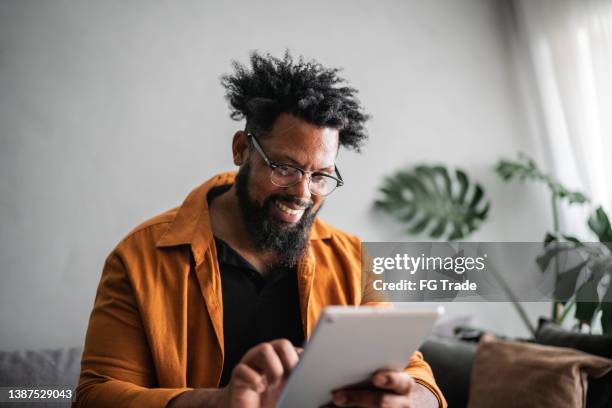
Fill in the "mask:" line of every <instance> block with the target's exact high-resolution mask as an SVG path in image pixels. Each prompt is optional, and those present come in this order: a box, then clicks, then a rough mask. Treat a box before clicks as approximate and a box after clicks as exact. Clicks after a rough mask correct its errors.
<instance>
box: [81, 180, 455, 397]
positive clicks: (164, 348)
mask: <svg viewBox="0 0 612 408" xmlns="http://www.w3.org/2000/svg"><path fill="white" fill-rule="evenodd" d="M234 176H235V173H224V174H219V175H217V176H215V177H213V178H212V179H210V180H208V181H207V182H205V183H204V184H202V185H201V186H200V187H198V188H196V189H195V190H193V191H192V192H191V193H190V194H189V196H188V197H187V198H186V199H185V201H184V203H183V204H182V205H181V207H179V208H178V209H173V210H170V211H168V212H165V213H163V214H161V215H159V216H157V217H155V218H153V219H151V220H149V221H147V222H145V223H143V224H142V225H140V226H139V227H137V228H136V229H135V230H133V231H132V232H131V233H130V234H129V235H128V236H127V237H126V238H124V239H123V240H122V241H121V242H120V243H119V244H118V245H117V247H116V248H115V249H114V250H113V252H112V253H111V254H110V255H109V256H108V258H107V260H106V263H105V265H104V270H103V272H102V277H101V279H100V284H99V286H98V291H97V294H96V300H95V303H94V307H93V311H92V313H91V317H90V320H89V327H88V329H87V336H86V339H85V348H84V351H83V360H82V362H81V376H80V379H79V384H78V387H77V390H76V403H75V404H74V406H76V407H103V408H107V407H115V408H120V407H151V408H154V407H164V406H166V405H167V403H168V402H169V401H170V400H171V399H172V398H174V397H176V396H177V395H179V394H181V393H183V392H185V391H187V390H189V389H193V388H215V387H218V385H219V380H220V378H221V371H222V368H223V344H224V342H223V308H222V305H223V302H222V299H221V277H220V274H219V265H218V262H217V253H216V248H215V244H214V239H213V235H212V230H211V225H210V217H209V212H208V205H207V201H206V194H207V193H208V191H209V190H210V189H211V188H213V187H215V186H219V185H223V184H228V183H233V181H234ZM297 273H298V288H299V294H300V311H301V318H302V326H303V328H304V334H305V335H306V337H307V338H308V337H309V336H310V334H311V333H312V329H313V328H314V325H315V323H316V321H317V319H318V317H319V314H320V313H321V310H322V308H323V307H324V306H326V305H359V304H362V303H363V302H365V299H362V290H361V288H362V284H361V243H360V241H359V239H358V238H356V237H354V236H352V235H349V234H346V233H343V232H340V231H338V230H336V229H334V228H332V227H330V226H328V225H327V224H325V223H324V222H323V221H321V220H318V219H317V220H316V221H315V223H314V224H313V227H312V231H311V235H310V246H309V249H308V254H307V255H306V256H305V257H304V258H303V259H302V260H300V262H299V264H298V268H297ZM383 341H384V339H381V342H383ZM406 371H407V372H408V373H410V374H411V375H412V376H413V377H414V378H415V380H416V381H418V382H419V383H421V384H423V385H425V386H426V387H428V388H429V389H430V390H431V391H432V392H433V393H434V394H435V395H436V396H437V398H438V399H439V400H440V402H441V406H446V402H445V401H444V397H443V396H442V393H441V392H440V390H439V388H438V387H437V385H436V383H435V380H434V378H433V374H432V372H431V369H430V367H429V365H428V364H427V363H426V362H425V361H424V360H423V357H422V355H421V354H420V353H419V352H415V353H414V355H413V356H412V358H411V360H410V362H409V364H408V366H407V368H406Z"/></svg>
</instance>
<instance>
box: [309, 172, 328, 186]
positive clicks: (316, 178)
mask: <svg viewBox="0 0 612 408" xmlns="http://www.w3.org/2000/svg"><path fill="white" fill-rule="evenodd" d="M312 182H313V183H315V184H321V185H323V184H325V183H327V177H325V176H324V175H322V174H313V175H312Z"/></svg>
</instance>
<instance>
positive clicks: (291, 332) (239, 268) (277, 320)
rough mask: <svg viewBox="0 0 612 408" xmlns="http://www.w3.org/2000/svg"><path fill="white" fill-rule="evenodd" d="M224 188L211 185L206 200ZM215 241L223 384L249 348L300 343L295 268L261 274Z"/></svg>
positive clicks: (298, 302)
mask: <svg viewBox="0 0 612 408" xmlns="http://www.w3.org/2000/svg"><path fill="white" fill-rule="evenodd" d="M228 188H229V186H220V187H217V188H214V189H213V190H211V191H210V192H209V194H208V201H209V202H210V201H212V199H214V197H216V196H217V195H219V194H221V193H223V192H224V191H226V190H227V189H228ZM215 245H216V247H217V258H218V262H219V269H220V271H221V289H222V295H223V337H224V349H225V359H224V362H223V372H222V374H221V384H220V386H222V387H223V386H225V385H227V383H228V382H229V380H230V378H231V374H232V370H233V369H234V367H235V366H236V364H238V363H239V362H240V360H241V359H242V357H243V356H244V354H245V353H246V352H247V351H248V350H249V349H250V348H251V347H253V346H255V345H257V344H259V343H262V342H265V341H270V340H274V339H278V338H286V339H288V340H290V341H291V342H292V343H293V345H295V346H302V343H303V342H304V331H303V329H302V324H301V317H300V301H299V292H298V284H297V269H296V268H279V269H277V270H275V271H270V272H268V273H267V274H266V276H265V277H264V276H262V275H261V274H260V273H259V272H257V270H256V269H255V268H254V267H253V266H252V265H251V264H250V263H249V262H248V261H247V260H246V259H244V258H243V257H242V256H241V255H240V254H239V253H238V252H236V251H235V250H234V249H233V248H232V247H230V246H229V245H228V244H227V243H226V242H224V241H222V240H221V239H219V238H217V237H215Z"/></svg>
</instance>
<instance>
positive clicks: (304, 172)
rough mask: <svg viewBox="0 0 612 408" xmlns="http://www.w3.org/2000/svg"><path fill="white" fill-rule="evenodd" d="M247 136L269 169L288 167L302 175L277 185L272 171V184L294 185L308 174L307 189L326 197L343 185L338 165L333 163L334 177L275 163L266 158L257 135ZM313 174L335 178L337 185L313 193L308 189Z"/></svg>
mask: <svg viewBox="0 0 612 408" xmlns="http://www.w3.org/2000/svg"><path fill="white" fill-rule="evenodd" d="M247 137H248V138H249V140H250V141H251V143H252V144H253V147H255V150H257V152H258V153H259V155H260V156H261V158H262V159H263V161H264V162H265V163H266V165H267V166H268V167H269V168H270V170H272V171H274V169H276V168H278V167H290V168H292V169H295V170H297V171H299V172H300V174H301V175H302V176H301V177H300V179H299V180H298V181H296V182H295V183H293V184H290V185H288V186H279V185H278V184H276V183H274V182H273V181H272V173H270V182H271V183H272V184H274V185H275V186H278V187H291V186H295V185H296V184H298V183H299V182H300V181H302V179H303V178H304V176H305V175H307V176H308V191H310V193H311V194H313V195H316V196H320V197H327V196H328V195H330V194H331V193H333V192H334V191H336V189H337V188H338V187H342V186H343V185H344V180H343V179H342V175H341V174H340V171H339V170H338V166H336V165H335V164H334V171H335V173H336V175H337V176H338V177H334V176H332V175H331V174H327V173H323V172H320V171H308V170H304V169H302V168H300V167H297V166H293V165H291V164H287V163H277V162H275V161H272V160H270V159H269V158H268V155H267V154H266V152H264V149H263V148H262V147H261V144H260V143H259V140H258V139H257V137H255V135H254V134H252V133H247ZM313 175H319V176H324V177H329V178H332V179H334V180H336V182H337V185H336V187H334V189H333V190H332V191H330V192H329V193H327V194H316V193H313V192H312V190H311V189H310V182H311V181H312V176H313Z"/></svg>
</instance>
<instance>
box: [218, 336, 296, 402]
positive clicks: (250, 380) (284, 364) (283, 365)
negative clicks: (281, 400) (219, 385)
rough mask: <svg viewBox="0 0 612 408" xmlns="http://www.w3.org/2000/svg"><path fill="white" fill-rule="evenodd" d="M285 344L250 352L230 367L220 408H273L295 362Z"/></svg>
mask: <svg viewBox="0 0 612 408" xmlns="http://www.w3.org/2000/svg"><path fill="white" fill-rule="evenodd" d="M298 352H299V350H296V348H295V347H293V344H291V342H290V341H289V340H286V339H280V340H274V341H271V342H269V343H262V344H259V345H257V346H255V347H253V348H252V349H250V350H249V351H248V352H247V353H246V354H245V355H244V357H243V358H242V360H241V361H240V363H239V364H238V365H237V366H236V367H234V370H233V371H232V378H231V379H230V383H229V384H228V386H227V387H225V388H224V389H223V392H224V395H223V397H222V398H221V404H220V407H222V408H273V407H274V406H275V405H276V401H277V399H278V397H279V395H280V392H281V391H282V389H283V386H284V384H285V380H286V379H287V377H288V375H289V373H290V372H291V370H292V369H293V367H295V365H296V364H297V362H298V358H299V357H298Z"/></svg>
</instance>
